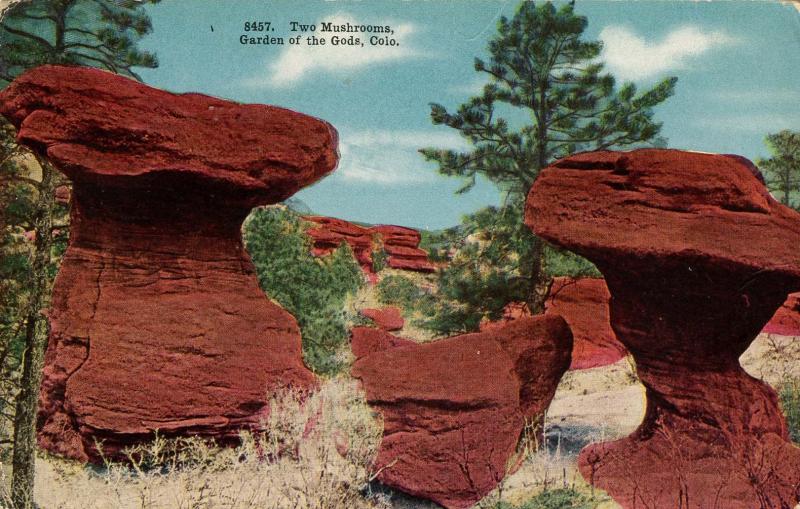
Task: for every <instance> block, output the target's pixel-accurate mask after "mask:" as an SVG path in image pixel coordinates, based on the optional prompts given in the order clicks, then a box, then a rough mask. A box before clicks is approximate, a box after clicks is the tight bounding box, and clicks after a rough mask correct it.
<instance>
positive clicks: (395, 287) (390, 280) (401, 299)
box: [376, 275, 422, 311]
mask: <svg viewBox="0 0 800 509" xmlns="http://www.w3.org/2000/svg"><path fill="white" fill-rule="evenodd" d="M376 290H377V291H378V300H379V301H381V303H382V304H389V305H393V306H400V307H402V308H403V309H405V310H408V311H411V310H413V309H414V307H415V306H416V304H417V302H418V301H419V299H420V298H421V295H422V290H420V289H419V288H417V285H416V284H414V281H412V280H411V279H409V278H407V277H405V276H394V275H392V276H386V277H385V278H383V279H382V280H381V281H380V282H379V283H378V284H377V286H376Z"/></svg>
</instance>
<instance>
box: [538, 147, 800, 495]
mask: <svg viewBox="0 0 800 509" xmlns="http://www.w3.org/2000/svg"><path fill="white" fill-rule="evenodd" d="M756 172H757V170H755V167H753V166H752V164H750V163H749V162H748V161H746V160H745V159H743V158H740V157H735V156H721V155H711V154H700V153H688V152H681V151H675V150H655V149H652V150H638V151H633V152H629V153H613V152H596V153H585V154H579V155H576V156H573V157H570V158H567V159H564V160H561V161H558V162H557V163H555V164H554V165H552V166H551V167H549V168H547V169H545V170H544V171H543V172H542V173H541V175H540V176H539V178H538V180H537V181H536V184H535V185H534V186H533V189H532V190H531V194H530V195H529V197H528V205H527V210H526V221H527V223H528V225H529V226H531V228H532V229H533V230H534V231H535V232H536V233H537V234H538V235H541V236H542V237H543V238H545V239H547V240H548V241H550V242H553V243H555V244H558V245H561V246H564V247H566V248H568V249H570V250H572V251H575V252H576V253H578V254H580V255H582V256H584V257H586V258H588V259H589V260H591V261H592V262H594V263H595V265H597V267H598V268H599V269H600V271H601V272H602V273H603V274H604V276H605V278H606V282H607V284H608V288H609V290H610V292H611V296H612V297H611V325H612V327H613V329H614V331H615V332H616V334H617V338H618V339H619V340H620V341H621V342H622V343H623V344H624V345H625V346H626V347H627V349H628V350H629V351H630V353H631V354H632V355H633V356H634V358H635V360H636V365H637V370H638V373H639V377H640V378H641V381H642V383H643V384H644V386H645V388H646V391H647V411H646V415H645V417H644V420H643V422H642V424H641V425H640V427H639V428H638V429H637V430H636V432H634V433H633V434H632V435H630V436H629V437H627V438H623V439H621V440H617V441H614V442H608V443H601V444H593V445H590V446H588V447H587V448H585V449H584V450H583V451H582V452H581V455H580V459H579V461H580V470H581V473H582V474H583V476H584V477H585V478H586V479H587V480H589V481H590V482H592V483H593V484H595V485H596V486H599V487H600V488H602V489H604V490H606V491H607V492H608V493H609V494H610V495H611V496H612V497H614V498H615V499H616V500H617V501H618V502H620V503H621V504H622V505H623V506H624V507H626V508H633V507H637V508H638V507H658V508H661V507H692V508H694V507H702V508H712V507H719V508H722V507H724V508H731V509H753V508H764V509H766V508H784V507H785V508H792V507H794V506H795V504H796V503H797V501H798V498H800V449H798V448H797V447H796V446H794V445H792V444H791V443H790V442H789V440H788V435H787V427H786V422H785V420H784V418H783V415H782V414H781V411H780V408H779V406H778V401H777V397H776V394H775V391H773V390H772V389H771V388H770V387H769V386H767V385H766V384H764V383H762V382H760V381H759V380H756V379H754V378H753V377H751V376H749V375H748V374H747V373H745V372H744V371H743V370H742V368H741V367H740V365H739V362H738V357H739V356H740V355H741V354H742V353H743V352H744V351H745V349H746V348H747V347H748V345H749V344H750V343H751V342H752V341H753V339H754V338H755V337H756V335H757V334H758V332H759V331H760V330H761V328H762V327H763V326H764V324H765V323H767V321H768V320H769V319H770V317H771V316H772V315H773V313H774V312H775V310H776V309H778V308H779V307H780V306H781V304H782V303H783V302H784V300H785V299H786V296H787V294H788V293H789V292H792V291H797V290H798V288H800V251H798V250H797V246H798V245H800V244H799V243H800V215H798V214H797V213H796V212H794V211H792V210H790V209H788V208H786V207H784V206H782V205H779V204H778V203H777V202H776V201H775V200H773V199H772V198H771V197H770V196H769V195H768V193H767V191H766V189H765V188H764V186H763V184H761V183H760V182H759V180H758V179H757V178H756V177H755V176H754V175H755V174H756Z"/></svg>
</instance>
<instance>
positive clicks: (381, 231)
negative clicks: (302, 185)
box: [303, 216, 436, 274]
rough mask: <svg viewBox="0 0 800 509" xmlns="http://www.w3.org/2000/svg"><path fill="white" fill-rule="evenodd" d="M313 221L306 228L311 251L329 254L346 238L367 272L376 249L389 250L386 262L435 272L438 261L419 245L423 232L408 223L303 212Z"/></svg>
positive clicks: (392, 265) (397, 266)
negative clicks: (354, 220)
mask: <svg viewBox="0 0 800 509" xmlns="http://www.w3.org/2000/svg"><path fill="white" fill-rule="evenodd" d="M303 219H305V220H306V221H309V222H311V223H314V226H312V227H311V228H309V229H308V230H307V233H308V235H309V236H310V237H311V239H312V241H313V248H312V254H314V256H326V255H328V254H330V253H332V252H333V251H334V250H336V248H338V247H339V246H340V245H341V244H342V242H346V243H347V244H348V245H349V246H350V248H351V249H352V250H353V253H354V254H355V257H356V260H357V261H358V263H359V265H361V268H362V269H363V270H364V272H366V273H368V274H371V273H373V272H374V267H373V265H374V261H375V253H376V252H378V251H380V250H381V249H382V250H383V251H384V252H385V253H386V266H388V267H391V268H393V269H401V270H410V271H415V272H433V271H435V270H436V265H434V263H433V262H431V261H430V260H429V259H428V253H427V252H426V251H425V250H423V249H420V248H419V243H420V240H421V236H420V233H419V232H418V231H417V230H415V229H413V228H408V227H405V226H395V225H377V226H369V227H367V226H360V225H357V224H354V223H351V222H349V221H345V220H344V219H338V218H335V217H326V216H303Z"/></svg>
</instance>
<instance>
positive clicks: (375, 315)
mask: <svg viewBox="0 0 800 509" xmlns="http://www.w3.org/2000/svg"><path fill="white" fill-rule="evenodd" d="M359 314H360V315H361V316H363V317H365V318H369V319H370V320H372V321H373V322H375V325H377V326H378V327H379V328H381V329H383V330H386V331H396V330H400V329H402V328H403V325H405V320H403V315H402V314H401V313H400V309H399V308H397V307H396V306H386V307H384V308H381V309H373V308H366V309H362V310H361V311H359Z"/></svg>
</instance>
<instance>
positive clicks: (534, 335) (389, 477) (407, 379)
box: [352, 316, 572, 509]
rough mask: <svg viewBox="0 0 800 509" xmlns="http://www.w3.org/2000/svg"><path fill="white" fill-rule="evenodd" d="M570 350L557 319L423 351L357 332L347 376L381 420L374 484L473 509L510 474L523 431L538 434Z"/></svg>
mask: <svg viewBox="0 0 800 509" xmlns="http://www.w3.org/2000/svg"><path fill="white" fill-rule="evenodd" d="M571 348H572V334H571V333H570V330H569V328H568V327H567V324H566V322H565V321H564V320H563V319H562V318H561V317H558V316H536V317H527V318H521V319H519V320H516V321H514V322H511V323H509V324H507V325H505V326H503V327H497V328H493V329H492V330H490V331H486V332H480V333H476V334H465V335H462V336H454V337H451V338H447V339H442V340H439V341H435V342H432V343H423V344H415V343H413V342H412V341H410V340H405V339H402V338H397V337H395V336H392V335H391V334H389V333H388V332H384V331H381V330H379V329H367V328H357V329H354V330H353V353H354V354H355V355H356V356H358V357H359V358H358V360H357V361H356V363H355V364H354V366H353V371H352V372H353V376H355V377H356V378H359V379H361V381H362V382H363V384H364V388H365V390H366V393H367V401H368V402H369V403H370V405H372V406H374V407H376V408H377V409H378V410H379V411H380V412H381V413H382V414H383V419H384V430H383V440H382V441H381V445H380V449H379V451H378V457H377V459H376V461H375V468H376V471H378V472H379V474H378V479H379V480H380V481H381V482H383V483H384V484H387V485H389V486H392V487H395V488H397V489H399V490H401V491H403V492H406V493H409V494H411V495H414V496H417V497H421V498H426V499H429V500H433V501H435V502H437V503H438V504H441V505H443V506H444V507H447V508H448V509H463V508H467V507H472V506H473V505H474V504H475V503H476V502H477V501H479V500H480V499H481V498H483V497H484V496H485V495H486V494H487V493H489V492H490V491H491V490H492V489H494V488H495V487H496V486H497V484H498V483H499V482H500V481H501V480H502V479H503V477H505V475H506V474H507V473H509V472H510V471H513V470H514V469H515V467H516V466H517V464H518V459H519V457H517V455H516V449H517V446H518V444H519V443H520V439H521V436H522V434H523V430H524V429H525V428H526V424H529V425H531V429H534V430H535V429H536V428H537V427H538V426H540V425H541V421H542V416H543V413H544V411H545V410H546V409H547V407H548V406H549V405H550V401H551V400H552V399H553V396H554V394H555V390H556V386H557V385H558V382H559V380H560V379H561V376H562V375H563V374H564V372H565V371H566V370H567V368H568V366H569V362H570V351H571ZM533 433H534V434H535V431H533ZM539 438H541V436H539Z"/></svg>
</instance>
